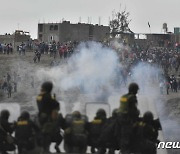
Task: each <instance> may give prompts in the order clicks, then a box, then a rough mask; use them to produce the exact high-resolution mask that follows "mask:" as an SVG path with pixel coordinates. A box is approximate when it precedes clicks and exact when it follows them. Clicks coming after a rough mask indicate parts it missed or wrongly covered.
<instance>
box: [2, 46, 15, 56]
mask: <svg viewBox="0 0 180 154" xmlns="http://www.w3.org/2000/svg"><path fill="white" fill-rule="evenodd" d="M0 54H7V55H9V54H13V46H12V44H11V43H4V44H3V43H0Z"/></svg>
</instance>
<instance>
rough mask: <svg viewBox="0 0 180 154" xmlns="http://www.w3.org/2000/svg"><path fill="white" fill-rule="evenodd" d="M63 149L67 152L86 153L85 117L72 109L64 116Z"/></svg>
mask: <svg viewBox="0 0 180 154" xmlns="http://www.w3.org/2000/svg"><path fill="white" fill-rule="evenodd" d="M64 142H65V144H64V146H65V147H64V149H65V151H66V152H67V153H86V148H87V117H86V116H82V115H81V114H80V112H78V111H74V112H73V114H72V115H67V116H66V129H65V134H64Z"/></svg>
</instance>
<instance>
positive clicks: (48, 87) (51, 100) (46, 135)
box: [37, 81, 60, 152]
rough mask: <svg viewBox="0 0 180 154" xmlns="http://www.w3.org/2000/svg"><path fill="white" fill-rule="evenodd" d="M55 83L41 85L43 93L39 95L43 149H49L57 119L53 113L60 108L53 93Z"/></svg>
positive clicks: (38, 104) (46, 150) (38, 103)
mask: <svg viewBox="0 0 180 154" xmlns="http://www.w3.org/2000/svg"><path fill="white" fill-rule="evenodd" d="M52 89H53V84H52V82H50V81H47V82H44V83H43V84H42V86H41V93H40V94H39V95H38V96H37V106H38V110H39V113H38V117H39V122H40V124H41V132H42V137H43V139H42V146H43V151H45V152H48V151H49V145H50V143H51V138H52V135H53V130H54V127H55V124H54V123H56V121H54V120H53V119H52V115H54V114H55V113H57V112H58V111H59V109H60V107H59V102H58V101H57V100H56V98H55V97H54V96H52V95H51V91H52Z"/></svg>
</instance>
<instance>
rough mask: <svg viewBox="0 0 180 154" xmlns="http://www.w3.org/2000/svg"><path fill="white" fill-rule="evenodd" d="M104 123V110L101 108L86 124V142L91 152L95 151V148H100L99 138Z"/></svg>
mask: <svg viewBox="0 0 180 154" xmlns="http://www.w3.org/2000/svg"><path fill="white" fill-rule="evenodd" d="M105 123H106V112H105V111H104V110H103V109H99V110H98V111H97V113H96V117H95V118H94V120H93V121H91V122H90V123H89V125H88V132H89V134H88V144H89V145H90V146H91V152H92V153H95V152H96V149H99V148H100V141H99V138H100V135H101V132H102V129H103V126H104V125H105Z"/></svg>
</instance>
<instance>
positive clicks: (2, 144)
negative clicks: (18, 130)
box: [0, 110, 15, 154]
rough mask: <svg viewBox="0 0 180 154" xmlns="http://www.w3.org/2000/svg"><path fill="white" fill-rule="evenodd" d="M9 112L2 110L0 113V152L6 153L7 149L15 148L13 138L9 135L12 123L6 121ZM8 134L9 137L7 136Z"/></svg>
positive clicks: (11, 131)
mask: <svg viewBox="0 0 180 154" xmlns="http://www.w3.org/2000/svg"><path fill="white" fill-rule="evenodd" d="M9 116H10V113H9V111H8V110H2V111H1V115H0V153H2V154H7V151H14V150H15V140H14V139H13V137H12V136H11V134H12V133H13V131H14V126H13V124H11V123H9V122H8V119H9ZM8 136H9V137H8Z"/></svg>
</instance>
